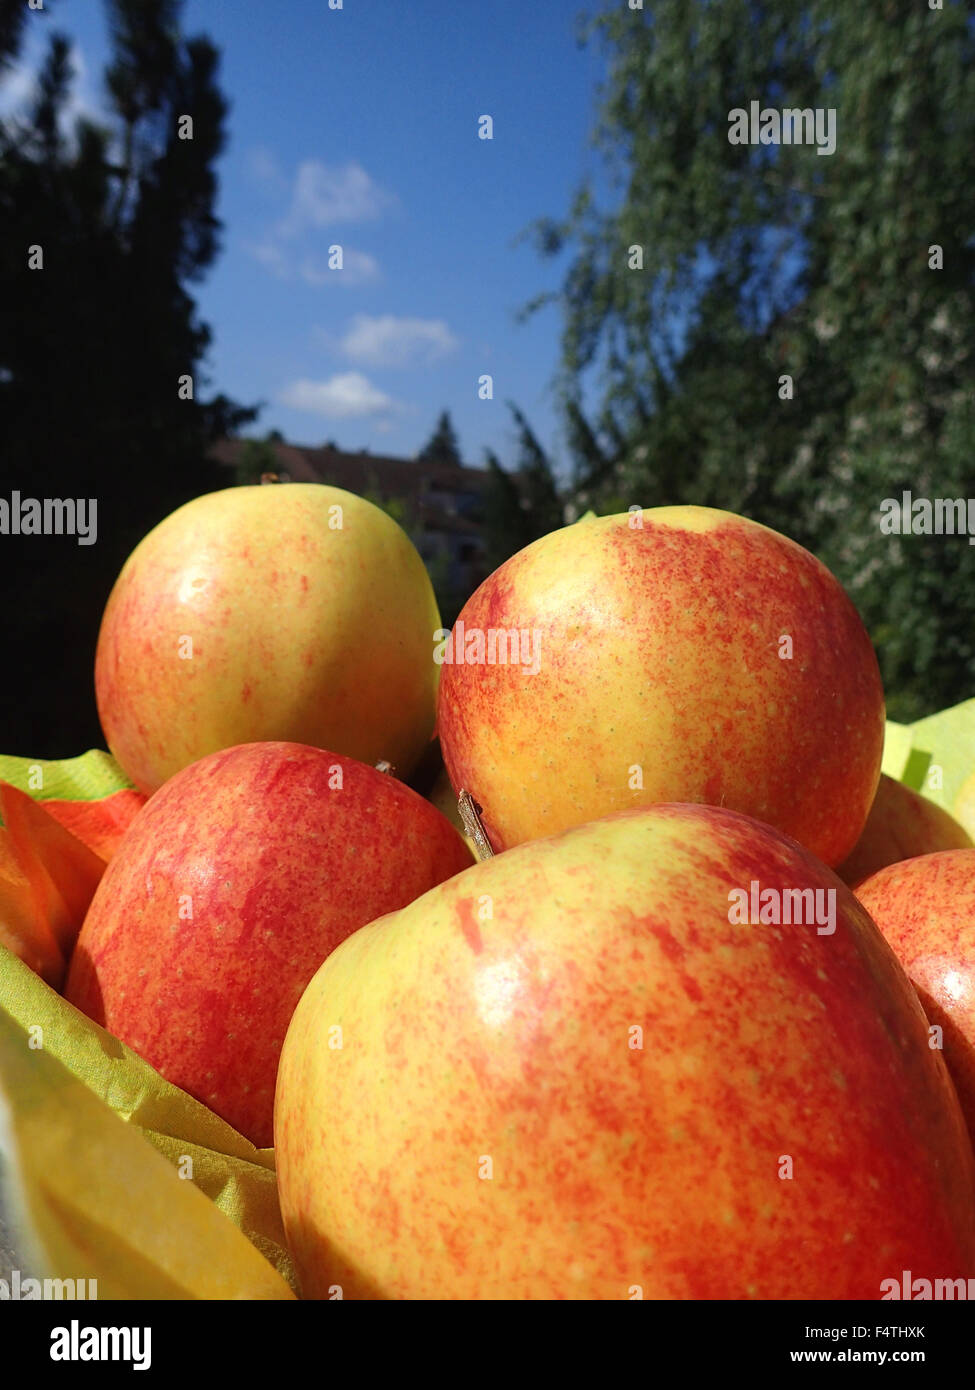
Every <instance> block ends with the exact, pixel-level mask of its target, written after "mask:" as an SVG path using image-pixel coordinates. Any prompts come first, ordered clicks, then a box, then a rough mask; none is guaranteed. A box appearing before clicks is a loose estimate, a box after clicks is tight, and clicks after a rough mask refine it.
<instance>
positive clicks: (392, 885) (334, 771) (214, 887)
mask: <svg viewBox="0 0 975 1390" xmlns="http://www.w3.org/2000/svg"><path fill="white" fill-rule="evenodd" d="M471 863H472V857H471V854H470V852H469V851H468V849H467V848H466V846H465V845H464V842H463V841H462V840H461V838H460V836H459V835H458V834H457V832H456V831H455V830H454V829H453V827H452V826H451V825H449V824H448V822H447V821H446V820H445V819H444V817H443V816H441V814H440V812H439V811H437V810H436V809H435V808H434V807H433V806H431V805H430V804H429V802H427V801H424V799H423V798H422V797H421V796H418V795H417V793H416V792H413V791H411V790H410V789H409V788H408V787H405V786H404V785H403V784H402V783H401V782H398V781H397V780H396V779H395V778H393V777H389V776H386V775H384V774H383V773H381V772H377V771H376V770H375V768H371V767H366V766H365V765H364V764H362V763H359V762H355V761H353V759H351V758H344V757H341V756H339V755H338V754H335V753H328V752H325V751H323V750H322V749H318V748H307V747H303V746H302V745H300V744H296V743H254V744H248V745H246V746H244V747H240V748H231V749H226V750H223V751H221V752H219V753H212V754H210V755H209V757H206V758H203V759H201V760H200V761H199V762H197V763H193V764H192V765H191V766H190V767H188V768H185V769H184V770H183V771H182V772H180V773H177V775H176V776H175V777H173V778H171V779H170V781H168V782H167V783H166V785H165V786H164V787H162V788H161V789H160V790H159V791H158V792H156V794H155V795H154V796H152V797H150V798H149V801H148V802H147V803H146V805H145V807H144V808H143V810H142V811H141V812H140V814H139V816H138V817H137V819H136V820H135V821H134V823H133V824H132V826H131V827H130V829H129V832H128V834H127V835H126V837H125V839H124V840H123V842H122V845H121V847H120V848H119V851H118V853H117V854H116V855H115V857H114V858H113V859H112V862H111V863H110V864H109V866H108V868H107V869H106V871H105V874H104V876H103V878H102V880H101V883H100V884H99V887H98V890H97V891H96V893H95V896H94V898H93V900H92V904H91V907H90V908H89V911H88V914H87V916H86V918H85V922H84V926H83V927H82V930H81V935H80V937H79V939H78V943H77V946H76V947H75V951H74V955H73V957H72V960H71V965H70V970H69V973H68V981H67V985H66V987H65V991H64V992H65V997H66V998H67V999H68V1000H70V1002H71V1003H72V1004H74V1005H76V1007H77V1008H79V1009H81V1010H82V1011H83V1012H84V1013H86V1014H88V1015H89V1017H91V1018H93V1019H95V1020H96V1022H98V1023H101V1024H103V1025H104V1026H105V1027H106V1028H108V1029H109V1030H110V1031H111V1032H113V1033H114V1034H115V1035H116V1036H117V1037H119V1038H121V1039H122V1041H123V1042H126V1043H128V1044H129V1046H130V1047H132V1048H134V1049H135V1050H136V1052H138V1053H140V1054H141V1055H142V1056H143V1057H145V1058H146V1060H147V1061H149V1062H151V1063H152V1065H153V1066H154V1067H155V1068H156V1070H157V1071H159V1072H161V1073H162V1075H163V1076H165V1077H166V1078H167V1080H169V1081H172V1082H173V1083H174V1084H175V1085H177V1086H180V1087H182V1088H183V1090H185V1091H189V1092H190V1094H191V1095H194V1096H196V1098H197V1099H198V1100H201V1101H203V1102H204V1103H205V1104H206V1105H208V1106H209V1107H210V1108H211V1109H212V1110H215V1111H216V1112H217V1114H218V1115H221V1116H222V1117H223V1118H224V1119H225V1120H227V1121H229V1123H230V1124H232V1125H233V1126H234V1127H235V1129H237V1130H239V1131H240V1133H241V1134H244V1135H246V1137H247V1138H248V1139H251V1140H252V1141H253V1142H254V1143H255V1144H257V1145H258V1146H259V1147H264V1146H267V1145H269V1144H270V1143H271V1120H272V1110H273V1098H274V1078H275V1073H276V1071H277V1063H278V1054H279V1052H280V1049H281V1043H282V1041H283V1039H284V1034H285V1030H286V1028H287V1026H288V1020H289V1019H290V1017H291V1013H292V1010H293V1009H294V1006H295V1004H297V1002H298V999H299V998H300V996H301V992H302V990H303V989H304V988H305V985H307V983H308V981H309V980H310V979H311V977H312V975H314V973H315V971H316V970H317V969H318V967H319V965H321V963H322V961H323V960H324V959H325V957H326V956H327V955H328V953H329V952H330V951H331V950H333V949H334V948H335V946H337V945H338V943H339V942H340V941H342V940H343V938H345V937H346V936H348V935H349V933H350V932H354V931H355V930H356V928H358V927H361V926H363V925H364V924H365V923H366V922H371V921H372V920H373V919H374V918H375V917H377V916H379V915H380V914H382V913H386V912H390V911H392V910H393V909H394V908H399V907H404V906H405V905H406V904H407V903H409V902H411V901H412V900H413V898H415V897H417V896H418V895H419V894H421V893H425V892H426V891H427V889H428V888H432V887H433V886H434V885H435V884H437V883H440V882H441V881H442V880H443V879H445V878H448V877H450V875H451V874H455V873H457V872H459V871H460V870H461V869H464V868H466V867H467V866H468V865H470V864H471Z"/></svg>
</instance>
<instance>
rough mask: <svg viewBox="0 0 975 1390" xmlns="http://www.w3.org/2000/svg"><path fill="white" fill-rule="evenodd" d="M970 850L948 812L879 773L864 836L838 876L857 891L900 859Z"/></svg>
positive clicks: (968, 840)
mask: <svg viewBox="0 0 975 1390" xmlns="http://www.w3.org/2000/svg"><path fill="white" fill-rule="evenodd" d="M971 848H972V842H971V839H970V838H969V836H968V834H967V832H966V831H965V830H964V829H963V827H962V826H960V825H959V824H958V822H957V821H956V820H955V819H954V818H953V817H952V816H949V814H948V812H947V811H943V810H942V809H941V807H940V806H938V805H937V804H936V803H935V802H933V801H928V799H927V798H926V797H924V796H921V795H919V794H918V793H917V792H916V791H913V790H912V788H910V787H906V786H905V785H904V783H903V782H898V781H895V779H894V778H893V777H888V776H887V775H886V773H882V774H881V777H880V785H879V786H878V787H877V795H876V796H875V797H874V801H873V805H872V806H871V807H870V814H869V816H868V817H867V823H866V825H865V826H864V827H863V834H862V835H861V836H860V838H859V840H857V842H856V844H855V845H854V847H853V850H852V851H851V853H850V854H849V855H848V856H847V858H846V859H844V861H843V863H842V864H840V866H839V868H838V869H837V870H836V872H837V873H838V874H839V876H840V878H841V879H842V880H843V882H844V883H849V884H851V885H855V884H857V883H862V882H863V880H864V879H865V878H869V877H870V876H871V874H875V873H877V872H879V870H880V869H885V868H886V867H887V865H888V864H897V863H899V862H900V861H901V860H902V859H914V858H916V857H917V856H918V855H919V854H937V853H938V852H939V851H940V850H948V849H971Z"/></svg>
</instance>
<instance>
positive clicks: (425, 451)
mask: <svg viewBox="0 0 975 1390" xmlns="http://www.w3.org/2000/svg"><path fill="white" fill-rule="evenodd" d="M417 459H419V460H422V461H423V462H425V463H437V464H446V465H448V466H449V467H452V468H462V467H463V461H462V459H461V456H460V447H459V445H458V443H457V435H456V433H455V432H454V427H453V425H452V424H451V420H450V412H449V411H448V410H445V411H443V412H442V413H441V415H440V418H439V420H438V421H437V427H436V429H435V430H434V432H433V434H432V435H431V436H430V438H429V439H428V440H427V442H426V444H424V446H423V448H422V449H421V450H420V452H419V453H418V454H417Z"/></svg>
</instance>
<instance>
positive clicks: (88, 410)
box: [0, 0, 256, 757]
mask: <svg viewBox="0 0 975 1390" xmlns="http://www.w3.org/2000/svg"><path fill="white" fill-rule="evenodd" d="M8 8H9V7H7V6H5V7H4V26H2V27H0V41H4V42H6V43H7V44H8V46H9V45H11V37H12V39H13V41H16V39H17V37H18V22H17V21H16V20H15V21H14V23H13V24H12V25H11V22H10V16H9V14H8ZM14 8H15V9H16V10H17V11H21V10H23V11H25V13H26V16H27V23H37V24H39V25H41V24H48V23H50V17H49V15H48V13H47V11H43V12H41V11H37V12H32V11H29V10H26V7H24V6H22V5H19V4H18V5H17V6H15V7H14ZM109 12H110V19H111V31H112V40H113V44H114V58H113V61H112V63H111V65H110V67H109V70H108V73H107V86H108V90H109V93H110V99H111V105H112V112H113V115H114V121H113V122H112V128H110V129H109V128H102V127H100V126H98V125H96V124H94V123H92V122H90V121H85V120H82V121H78V122H77V123H76V126H75V129H74V130H72V131H66V130H65V128H64V127H65V116H64V110H65V103H66V101H67V99H68V97H69V94H70V93H69V88H70V72H69V61H68V60H69V52H70V44H69V41H68V39H67V38H66V37H65V36H63V35H61V34H58V33H56V32H55V33H52V34H51V35H50V37H49V41H48V50H47V56H46V59H45V61H44V65H43V69H42V71H41V73H40V75H39V86H38V92H37V98H36V101H35V102H34V105H33V109H32V110H31V111H30V112H29V113H28V114H27V118H26V119H24V118H20V119H10V120H7V121H4V122H0V304H2V306H3V311H2V313H0V480H2V483H0V495H3V496H5V497H6V498H8V499H9V497H10V495H11V493H12V492H13V491H19V492H20V493H21V494H22V496H24V497H36V498H40V499H43V498H86V499H87V498H94V499H95V500H96V503H97V543H96V544H93V545H91V546H79V545H77V544H76V542H75V540H74V539H72V538H70V537H68V536H26V537H25V536H21V537H16V536H9V537H2V538H0V582H2V585H3V592H4V596H5V597H4V637H5V644H4V645H5V652H6V656H7V660H6V661H5V663H4V665H5V676H4V681H3V686H2V696H0V710H2V713H0V747H2V748H3V749H4V751H8V752H14V753H26V754H33V755H38V756H42V757H53V756H67V755H70V754H74V753H78V752H81V751H83V750H84V749H85V748H86V747H90V746H98V745H103V739H102V735H101V731H100V729H99V726H98V723H97V718H96V714H95V709H94V699H93V678H92V670H93V661H94V652H95V642H96V637H97V632H98V625H99V621H100V618H101V613H102V609H103V607H104V604H105V601H106V599H107V596H108V593H109V591H110V589H111V586H112V584H113V582H114V580H115V578H116V576H117V574H118V572H119V570H120V569H121V567H122V564H123V562H124V561H125V559H126V557H127V555H128V554H129V552H130V551H131V550H132V549H133V547H134V546H135V545H136V544H137V542H138V541H139V540H140V539H141V538H142V537H143V536H144V535H145V534H146V533H147V532H148V531H149V530H150V529H151V528H152V527H153V526H154V525H155V524H156V523H157V522H158V521H160V520H161V519H162V518H163V517H164V516H166V515H167V514H168V513H169V512H170V511H172V510H173V509H174V508H175V507H177V506H179V505H181V504H182V503H183V502H185V501H187V500H189V499H190V498H192V497H194V496H196V495H198V494H200V493H201V492H206V491H209V490H212V489H213V488H215V487H218V486H225V485H227V484H228V483H230V482H231V481H232V479H231V478H229V477H227V476H226V475H225V474H223V473H222V472H220V471H219V470H218V469H217V467H216V465H215V464H213V463H212V462H210V461H208V458H207V454H208V451H209V448H210V446H211V445H212V443H213V442H214V441H215V440H216V439H218V438H220V437H222V436H224V435H226V434H231V433H234V432H235V431H236V430H238V429H239V428H240V426H242V425H243V424H245V423H247V422H248V421H250V420H252V419H253V418H254V417H255V415H256V410H255V409H253V408H242V407H239V406H237V405H236V404H235V403H234V402H232V401H230V400H228V399H227V398H226V397H224V396H222V395H219V394H218V395H215V396H207V393H206V387H207V385H208V378H207V376H206V372H205V365H204V364H205V358H206V353H207V349H208V347H209V344H210V331H209V329H208V327H207V326H206V324H204V323H203V322H201V321H200V319H199V317H198V315H197V312H196V306H195V304H194V301H193V299H192V297H191V295H190V293H189V290H188V286H189V285H190V284H191V283H192V282H193V281H195V280H199V279H200V278H201V277H202V276H203V275H204V274H205V272H206V270H207V269H208V267H209V266H210V265H211V264H212V263H213V261H214V259H215V257H216V255H217V251H218V246H219V241H218V237H219V230H220V228H219V224H218V222H217V219H216V217H215V215H214V211H213V209H214V204H215V200H216V191H217V183H216V175H215V173H214V165H215V162H216V160H217V158H218V157H219V155H220V152H221V150H222V149H223V145H224V140H225V132H224V126H225V117H226V102H225V100H224V98H223V96H222V94H221V92H220V90H219V87H218V84H217V63H218V57H217V52H216V50H215V49H214V47H213V45H212V44H211V43H210V42H209V41H208V40H207V39H204V38H193V39H187V38H184V37H183V36H182V35H181V33H180V29H179V20H180V13H181V4H179V3H176V0H112V2H111V3H110V4H109ZM23 33H24V28H23V25H21V26H20V29H19V35H20V37H22V36H23ZM8 51H10V52H12V51H13V48H12V47H9V49H8ZM2 81H3V73H2V70H0V82H2ZM190 136H191V138H187V137H190ZM31 248H34V249H33V250H32V249H31ZM41 258H42V259H41Z"/></svg>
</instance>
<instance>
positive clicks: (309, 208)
mask: <svg viewBox="0 0 975 1390" xmlns="http://www.w3.org/2000/svg"><path fill="white" fill-rule="evenodd" d="M248 159H249V164H250V171H251V174H252V176H253V177H254V178H255V179H257V180H258V182H260V183H262V184H264V185H265V186H266V187H267V188H270V189H273V190H275V191H277V192H279V193H281V194H284V193H286V192H287V190H288V188H289V184H288V180H287V178H286V177H285V176H284V174H283V173H282V172H281V170H280V168H279V166H278V163H277V160H276V159H275V157H274V155H273V153H272V152H271V151H270V150H268V149H267V148H265V147H264V146H261V145H258V146H255V147H254V148H253V149H252V150H251V152H250V154H249V156H248ZM396 202H397V200H396V198H395V197H394V196H393V195H392V194H391V193H387V192H386V191H385V190H384V189H382V188H380V187H379V185H378V184H377V183H376V182H375V181H374V180H373V179H372V178H371V177H370V176H369V174H368V173H367V172H366V170H365V169H363V167H362V165H361V164H358V163H356V162H355V161H354V160H352V161H350V162H349V163H347V164H344V165H334V166H329V165H325V164H322V163H321V161H320V160H317V159H306V160H305V161H304V162H303V163H302V164H300V165H299V166H298V168H297V170H296V172H295V175H294V179H293V182H292V183H291V185H290V205H289V208H288V211H287V213H286V215H285V216H284V217H282V218H280V219H279V220H278V221H277V222H276V223H275V224H274V226H273V227H271V228H270V229H269V230H268V232H267V234H266V235H265V237H264V238H263V240H262V241H260V242H258V243H249V244H246V245H245V249H246V250H247V252H248V253H249V254H250V255H251V256H253V257H254V258H255V260H258V261H260V263H261V264H262V265H264V266H266V267H267V269H268V270H270V271H271V272H272V274H274V275H277V276H279V277H280V278H281V279H290V278H292V277H293V276H294V277H297V278H298V279H300V280H303V281H304V283H305V284H306V285H314V286H316V287H317V286H321V285H344V286H345V287H346V288H349V287H351V286H353V285H363V284H367V283H369V282H370V281H374V280H377V279H378V278H379V263H378V262H377V260H376V259H375V257H374V256H370V255H369V254H368V253H367V252H365V251H354V250H351V249H350V248H349V247H347V246H346V245H345V244H344V243H343V242H340V241H338V239H337V238H336V239H335V240H334V241H333V240H332V238H329V241H330V244H337V245H341V246H342V253H343V265H342V269H341V271H339V270H332V269H330V268H329V266H328V264H327V258H326V255H325V254H323V252H322V238H321V236H320V235H319V234H320V233H321V232H322V231H323V230H324V229H326V228H331V227H333V226H336V225H338V224H340V223H343V222H346V223H350V222H364V221H367V220H370V219H373V218H376V217H379V216H380V215H381V214H382V213H383V212H384V211H385V210H386V209H387V208H391V207H394V206H395V205H396Z"/></svg>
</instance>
